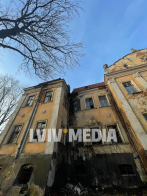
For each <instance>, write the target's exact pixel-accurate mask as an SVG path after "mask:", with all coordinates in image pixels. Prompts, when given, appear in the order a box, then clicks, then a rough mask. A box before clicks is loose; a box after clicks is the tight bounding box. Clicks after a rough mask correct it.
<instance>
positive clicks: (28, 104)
mask: <svg viewBox="0 0 147 196" xmlns="http://www.w3.org/2000/svg"><path fill="white" fill-rule="evenodd" d="M34 98H35V96H34V95H32V96H29V98H28V100H27V102H26V104H25V107H28V106H31V105H32V104H33V101H34Z"/></svg>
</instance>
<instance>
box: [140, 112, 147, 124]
mask: <svg viewBox="0 0 147 196" xmlns="http://www.w3.org/2000/svg"><path fill="white" fill-rule="evenodd" d="M141 114H142V116H143V118H144V120H145V121H146V122H147V119H146V118H145V117H144V115H143V114H147V112H142V113H141Z"/></svg>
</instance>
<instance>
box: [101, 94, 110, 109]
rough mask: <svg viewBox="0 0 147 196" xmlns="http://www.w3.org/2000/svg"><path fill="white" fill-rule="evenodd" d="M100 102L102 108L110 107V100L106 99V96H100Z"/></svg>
mask: <svg viewBox="0 0 147 196" xmlns="http://www.w3.org/2000/svg"><path fill="white" fill-rule="evenodd" d="M99 102H100V107H107V106H109V104H108V100H107V98H106V95H103V96H99Z"/></svg>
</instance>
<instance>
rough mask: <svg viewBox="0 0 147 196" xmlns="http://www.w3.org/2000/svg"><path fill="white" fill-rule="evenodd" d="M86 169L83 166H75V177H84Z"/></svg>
mask: <svg viewBox="0 0 147 196" xmlns="http://www.w3.org/2000/svg"><path fill="white" fill-rule="evenodd" d="M85 175H86V167H85V166H84V165H75V176H85Z"/></svg>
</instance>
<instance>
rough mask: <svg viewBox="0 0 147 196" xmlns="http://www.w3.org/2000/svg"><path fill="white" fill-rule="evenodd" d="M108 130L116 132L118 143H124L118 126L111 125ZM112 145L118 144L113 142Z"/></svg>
mask: <svg viewBox="0 0 147 196" xmlns="http://www.w3.org/2000/svg"><path fill="white" fill-rule="evenodd" d="M107 129H108V131H109V129H115V131H116V138H117V143H122V139H121V136H120V133H119V130H118V128H117V125H109V126H107ZM111 142H112V143H116V142H115V141H113V140H111Z"/></svg>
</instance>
